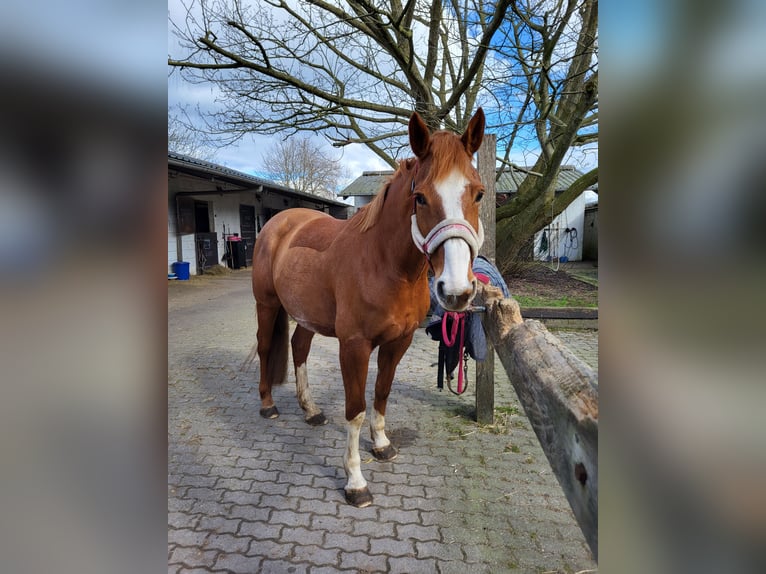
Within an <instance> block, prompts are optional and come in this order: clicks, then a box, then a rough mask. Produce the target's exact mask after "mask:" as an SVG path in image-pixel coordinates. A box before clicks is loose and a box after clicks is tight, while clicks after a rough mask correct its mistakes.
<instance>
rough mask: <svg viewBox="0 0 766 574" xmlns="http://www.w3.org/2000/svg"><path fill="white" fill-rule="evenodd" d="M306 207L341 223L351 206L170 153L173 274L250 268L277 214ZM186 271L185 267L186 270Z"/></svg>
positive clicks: (170, 239) (171, 255) (169, 198)
mask: <svg viewBox="0 0 766 574" xmlns="http://www.w3.org/2000/svg"><path fill="white" fill-rule="evenodd" d="M292 207H305V208H308V209H316V210H318V211H322V212H324V213H328V214H329V215H332V216H333V217H336V218H338V219H346V218H347V217H348V208H349V206H348V205H347V204H345V203H341V202H339V201H335V200H332V199H326V198H323V197H319V196H316V195H312V194H309V193H302V192H300V191H296V190H294V189H290V188H288V187H284V186H281V185H279V184H276V183H274V182H272V181H269V180H267V179H262V178H259V177H255V176H252V175H249V174H246V173H242V172H239V171H236V170H233V169H230V168H228V167H224V166H221V165H217V164H214V163H211V162H208V161H203V160H199V159H195V158H193V157H189V156H186V155H183V154H179V153H175V152H170V151H169V152H168V272H169V273H170V272H172V271H173V270H174V267H175V268H177V267H178V266H177V265H175V266H174V264H175V263H176V262H182V263H188V268H189V273H190V274H191V275H199V274H202V273H204V271H205V269H207V268H209V267H212V266H213V265H219V264H224V265H228V266H229V267H233V268H240V267H249V266H251V265H252V261H253V246H254V245H255V239H256V237H257V236H258V233H259V232H260V230H261V228H262V227H263V226H264V225H265V224H266V222H267V221H268V220H269V219H270V218H271V217H273V216H274V215H275V214H276V213H279V212H280V211H282V210H285V209H289V208H292ZM184 267H185V266H184Z"/></svg>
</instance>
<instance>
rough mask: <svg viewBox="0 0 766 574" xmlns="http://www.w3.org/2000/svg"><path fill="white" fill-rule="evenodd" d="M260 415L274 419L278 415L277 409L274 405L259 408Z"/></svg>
mask: <svg viewBox="0 0 766 574" xmlns="http://www.w3.org/2000/svg"><path fill="white" fill-rule="evenodd" d="M261 416H262V417H263V418H265V419H275V418H277V417H278V416H279V411H278V410H277V407H276V406H274V405H273V406H270V407H268V408H265V409H261Z"/></svg>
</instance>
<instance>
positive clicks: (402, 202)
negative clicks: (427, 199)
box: [370, 174, 426, 283]
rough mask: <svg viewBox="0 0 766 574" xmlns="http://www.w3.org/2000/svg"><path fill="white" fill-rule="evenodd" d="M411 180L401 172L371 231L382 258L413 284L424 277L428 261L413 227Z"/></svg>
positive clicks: (392, 184)
mask: <svg viewBox="0 0 766 574" xmlns="http://www.w3.org/2000/svg"><path fill="white" fill-rule="evenodd" d="M410 179H411V176H409V175H408V174H400V175H398V176H397V177H396V178H395V179H394V180H393V181H392V182H391V184H390V185H389V189H388V197H387V198H386V202H385V204H384V206H383V209H382V210H381V213H380V219H379V221H378V224H377V225H375V226H374V227H373V228H372V229H371V230H370V231H373V232H374V235H375V244H376V245H377V246H378V249H379V252H380V254H381V258H382V259H384V260H387V261H389V262H390V263H391V265H392V266H393V267H394V269H395V270H396V272H397V273H398V275H400V276H401V278H404V279H406V280H408V281H410V282H413V283H414V282H416V281H418V280H419V279H422V280H425V277H426V272H425V267H426V262H425V258H424V257H423V254H422V253H421V252H420V251H418V250H417V248H416V247H415V243H414V242H413V240H412V233H411V230H410V226H411V220H410V214H411V213H412V202H411V201H410V199H409V197H410V193H409V184H410Z"/></svg>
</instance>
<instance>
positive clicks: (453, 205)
mask: <svg viewBox="0 0 766 574" xmlns="http://www.w3.org/2000/svg"><path fill="white" fill-rule="evenodd" d="M409 135H410V146H411V147H412V151H413V152H414V153H415V156H416V157H417V158H418V162H417V164H418V166H417V170H416V172H415V175H414V176H413V180H412V194H413V213H412V239H413V241H414V242H415V245H416V246H417V248H418V249H419V250H420V251H422V252H423V253H424V254H425V255H426V257H427V258H428V259H429V261H430V263H431V266H432V267H433V270H434V273H435V291H436V297H437V299H438V300H439V304H440V305H441V306H442V307H444V308H445V309H446V310H448V311H463V310H465V309H466V308H467V307H468V306H469V305H470V303H471V301H472V300H473V298H474V295H476V277H474V275H473V270H472V263H473V260H474V258H475V257H476V256H477V255H478V252H479V247H481V244H482V242H483V241H484V232H483V229H482V226H481V223H480V221H479V202H480V201H481V198H482V196H483V195H484V186H483V185H482V183H481V179H480V178H479V173H478V172H477V171H476V168H474V166H473V164H472V163H471V159H472V157H473V154H474V152H476V150H477V149H479V146H480V145H481V140H482V138H483V137H484V112H483V111H482V109H481V108H479V109H478V110H477V112H476V114H475V115H474V116H473V118H471V121H470V122H468V127H467V128H466V130H465V133H464V134H463V135H462V136H457V135H455V134H452V133H449V132H446V131H438V132H435V133H434V134H431V133H430V131H429V129H428V127H427V126H426V124H425V123H424V122H423V120H422V119H421V117H420V116H419V115H418V114H417V113H414V114H412V117H410V124H409Z"/></svg>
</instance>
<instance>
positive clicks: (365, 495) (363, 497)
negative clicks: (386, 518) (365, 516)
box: [345, 487, 372, 508]
mask: <svg viewBox="0 0 766 574" xmlns="http://www.w3.org/2000/svg"><path fill="white" fill-rule="evenodd" d="M345 493H346V502H348V503H349V504H350V505H351V506H356V507H357V508H364V507H365V506H370V504H372V494H370V489H369V488H366V487H365V488H363V489H361V490H346V491H345Z"/></svg>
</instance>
